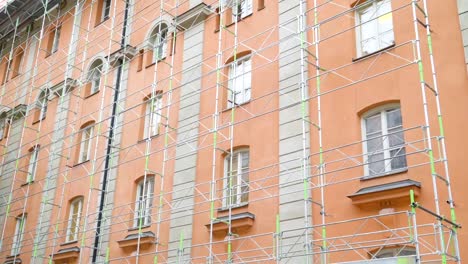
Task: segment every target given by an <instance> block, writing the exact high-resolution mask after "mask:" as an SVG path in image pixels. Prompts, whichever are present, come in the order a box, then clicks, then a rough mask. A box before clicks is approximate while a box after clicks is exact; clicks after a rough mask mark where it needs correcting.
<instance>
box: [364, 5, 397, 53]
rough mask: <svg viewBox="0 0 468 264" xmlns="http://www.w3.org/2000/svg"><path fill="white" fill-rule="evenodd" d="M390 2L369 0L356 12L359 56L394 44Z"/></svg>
mask: <svg viewBox="0 0 468 264" xmlns="http://www.w3.org/2000/svg"><path fill="white" fill-rule="evenodd" d="M391 12H392V7H391V2H390V0H368V1H366V2H364V4H362V5H361V6H359V7H358V8H357V10H356V22H357V25H356V30H357V42H358V43H357V46H358V56H364V55H366V54H370V53H372V52H376V51H378V50H380V49H383V48H386V47H388V46H390V45H392V44H394V41H395V38H394V35H393V19H392V13H391Z"/></svg>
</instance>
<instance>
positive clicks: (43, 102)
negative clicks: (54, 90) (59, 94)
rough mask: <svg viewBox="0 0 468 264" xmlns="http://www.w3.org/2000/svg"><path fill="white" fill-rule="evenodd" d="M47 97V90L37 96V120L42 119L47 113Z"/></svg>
mask: <svg viewBox="0 0 468 264" xmlns="http://www.w3.org/2000/svg"><path fill="white" fill-rule="evenodd" d="M48 97H49V93H48V91H43V94H42V95H41V96H39V107H40V109H39V120H42V119H44V118H45V117H46V115H47V104H48V103H49V101H48Z"/></svg>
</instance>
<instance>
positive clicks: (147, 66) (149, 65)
mask: <svg viewBox="0 0 468 264" xmlns="http://www.w3.org/2000/svg"><path fill="white" fill-rule="evenodd" d="M166 57H167V56H166ZM166 57H163V58H161V59H159V60H158V61H155V62H152V63H151V64H148V65H146V66H145V69H148V68H150V67H151V66H153V65H155V64H156V63H160V62H161V61H164V60H166Z"/></svg>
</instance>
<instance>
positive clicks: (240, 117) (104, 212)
mask: <svg viewBox="0 0 468 264" xmlns="http://www.w3.org/2000/svg"><path fill="white" fill-rule="evenodd" d="M368 1H371V2H373V1H374V0H368ZM40 2H41V5H40V6H41V8H40V9H35V10H28V11H27V12H28V13H27V16H26V15H25V16H24V17H21V16H18V15H15V14H17V12H19V11H18V10H20V9H21V8H20V7H19V6H18V7H16V6H15V5H16V4H18V1H12V3H10V2H8V1H7V2H6V3H5V6H4V7H3V8H2V13H1V15H0V17H4V18H5V19H8V20H9V24H8V23H7V24H5V23H0V33H1V34H2V35H1V38H0V45H2V46H1V47H2V49H1V52H0V56H2V60H1V62H0V70H2V68H1V67H5V75H4V76H5V78H7V79H8V80H6V81H4V83H3V84H2V88H1V89H2V92H1V95H0V104H1V109H0V111H1V112H0V122H5V124H6V128H5V129H4V133H5V135H6V136H4V137H3V140H2V139H0V140H1V141H0V144H1V145H0V148H1V149H0V151H1V153H2V156H1V164H0V171H1V178H0V208H3V209H2V210H0V219H1V220H0V224H1V226H2V232H1V238H0V256H1V257H2V259H1V261H10V262H7V263H18V262H19V261H23V262H25V263H53V262H56V263H61V261H64V258H65V257H64V256H66V257H67V258H70V259H73V261H75V262H76V263H151V262H152V263H213V264H214V263H259V262H267V263H363V262H371V263H384V262H379V255H380V254H381V253H384V252H387V250H388V249H391V250H396V248H397V249H398V252H396V253H394V254H393V255H392V256H390V257H389V258H388V259H390V260H394V261H395V262H391V263H444V264H445V263H461V260H460V249H459V246H458V240H457V232H458V229H459V228H461V226H460V224H459V222H457V218H456V215H455V203H454V198H453V195H452V186H451V180H450V170H449V163H448V157H447V150H446V142H445V132H444V127H443V120H442V116H443V115H442V107H441V102H440V94H439V91H440V89H439V81H438V79H437V67H436V65H437V64H436V58H434V53H433V46H432V36H431V34H432V30H431V24H430V16H429V14H430V13H431V11H430V10H428V3H427V1H426V0H406V1H398V4H394V5H393V6H392V9H391V10H389V11H388V12H385V13H383V14H380V15H378V16H376V17H375V18H373V19H380V18H382V17H385V16H388V15H390V16H399V18H400V19H401V20H402V21H404V22H402V23H405V25H410V26H411V27H412V30H413V31H412V32H411V34H406V35H405V36H403V37H401V39H399V41H398V42H396V43H394V44H393V45H391V47H390V48H385V49H382V50H378V51H377V52H374V53H371V54H368V55H365V56H364V57H365V58H364V59H365V60H364V59H363V58H356V59H353V60H352V61H351V62H349V61H348V62H346V63H342V62H341V60H337V59H336V58H335V57H334V55H333V54H331V50H333V48H331V47H332V46H333V45H335V48H336V43H337V42H339V41H340V38H342V37H347V36H350V35H352V34H354V32H355V31H356V30H357V29H358V28H359V27H360V26H362V25H361V24H354V19H353V24H352V25H350V24H349V23H348V24H346V23H343V21H344V20H345V19H349V18H350V17H353V14H354V13H355V12H357V11H358V10H359V8H362V5H361V2H362V1H358V2H357V4H356V5H354V6H351V7H350V6H349V5H344V4H342V3H340V1H333V0H313V1H307V0H296V1H292V0H291V1H286V2H287V3H286V4H285V3H274V5H288V4H292V5H293V6H291V7H290V8H289V7H283V8H284V9H287V11H285V12H284V16H283V17H280V18H278V23H275V24H272V25H269V26H268V27H265V28H262V29H255V30H252V32H250V31H249V32H246V31H243V30H242V29H243V28H242V23H243V19H244V17H241V13H239V9H242V8H245V7H244V4H245V3H246V1H242V0H229V1H226V0H217V1H216V0H212V1H210V2H208V1H203V2H202V3H200V4H199V5H196V6H195V7H193V6H190V4H191V1H189V0H177V1H163V0H158V1H143V0H125V1H106V0H104V1H102V0H92V1H84V0H76V1H73V3H72V1H52V0H42V1H40ZM247 2H248V1H247ZM265 2H267V1H254V3H255V6H256V7H257V8H253V7H252V6H251V7H250V8H252V9H253V10H254V11H252V12H253V13H254V15H255V13H257V12H262V11H261V10H263V9H265V8H267V9H268V8H269V7H268V6H267V7H265V4H267V5H268V4H273V3H265ZM346 2H347V1H346ZM109 3H111V4H110V6H106V5H107V4H109ZM252 3H253V2H252ZM10 5H12V6H11V7H10ZM262 5H263V6H262ZM189 6H190V7H191V8H192V9H190V8H188V7H189ZM106 8H108V10H107V11H106ZM197 8H199V9H200V10H201V11H200V12H199V13H198V14H197V15H196V16H195V18H193V20H191V21H189V22H187V20H184V19H185V17H184V16H185V15H186V14H187V12H188V11H187V10H189V9H190V10H194V9H197ZM288 8H289V9H288ZM17 9H18V10H17ZM236 9H237V10H236ZM25 12H26V11H25ZM29 12H30V13H29ZM101 12H102V14H105V12H109V13H108V18H104V19H101V20H100V21H98V23H96V21H95V17H96V14H97V15H98V16H99V15H101V14H100V13H101ZM201 17H203V19H202V18H201ZM106 19H107V20H106ZM208 24H209V25H216V27H215V28H216V29H215V32H208V33H209V34H210V36H212V38H213V39H214V38H215V37H217V40H216V41H214V40H211V41H212V42H213V43H215V42H216V44H217V45H216V47H205V48H203V44H204V40H203V38H206V35H207V33H206V27H207V25H208ZM5 25H6V26H5ZM63 25H71V26H70V32H71V33H70V34H69V35H63V36H65V37H67V38H68V40H67V41H68V42H67V43H68V44H67V45H61V46H60V47H59V48H58V50H57V51H56V52H55V53H53V52H51V51H50V50H49V49H48V48H44V47H45V46H48V45H49V44H48V42H49V41H50V34H54V31H53V30H56V28H57V27H60V26H63ZM337 25H339V26H337ZM164 26H165V28H164ZM147 32H150V33H147ZM155 34H156V35H155ZM203 34H205V35H203ZM423 35H425V36H426V38H423V37H421V36H423ZM141 36H145V37H141ZM200 36H201V37H200ZM63 38H64V37H62V39H63ZM153 38H154V39H162V40H161V42H160V43H158V45H156V44H155V43H156V41H154V42H153ZM198 38H200V39H198ZM206 42H207V41H206ZM180 43H183V47H182V45H180ZM199 47H201V48H199ZM160 49H161V50H162V49H165V51H164V52H163V53H161V54H160V51H161V50H160ZM198 49H204V52H205V53H200V54H193V53H192V52H193V51H197V50H198ZM19 53H21V54H22V56H21V57H20V60H21V62H18V61H17V60H16V58H18V57H19V56H17V54H19ZM160 55H162V56H160ZM182 55H184V56H187V57H184V58H182ZM385 56H386V57H388V58H392V60H391V63H388V64H386V65H382V64H383V63H382V60H383V59H382V58H383V57H385ZM245 58H248V59H249V60H252V61H254V63H251V69H250V71H249V72H248V74H251V75H255V74H258V75H261V74H265V73H273V74H276V75H281V76H280V77H279V78H280V79H279V81H278V86H277V87H266V88H265V89H264V90H263V91H262V92H263V94H262V93H260V92H257V93H255V94H254V93H251V94H250V95H249V99H248V103H249V105H247V104H244V103H237V102H238V101H237V100H238V99H237V94H236V92H237V91H235V90H234V89H235V88H233V87H235V85H236V82H238V81H239V79H238V78H237V76H239V74H245V68H242V69H241V70H242V73H239V72H240V70H239V69H238V67H239V62H241V61H242V60H245ZM97 60H100V61H101V62H102V64H100V65H101V66H100V68H92V67H93V65H94V62H95V61H97ZM18 63H19V64H18ZM145 63H146V64H145ZM16 64H18V65H19V66H18V67H20V68H21V69H22V71H21V73H20V74H16V73H14V68H15V67H16V66H15V65H16ZM358 64H359V68H358V67H357V66H356V65H358ZM1 65H4V66H1ZM27 65H29V66H27ZM286 67H290V69H291V70H290V71H288V70H284V69H286ZM351 69H353V70H351ZM96 70H98V71H99V73H98V75H99V76H100V77H99V78H100V79H99V82H98V87H97V90H96V91H95V92H89V91H92V90H89V89H90V87H91V85H92V82H93V81H94V79H92V78H94V77H90V76H91V75H92V74H90V73H92V72H93V71H96ZM238 71H239V72H238ZM282 71H284V72H282ZM402 71H404V72H408V73H411V74H413V73H414V74H413V75H412V76H414V78H417V81H414V82H408V83H410V84H413V83H417V84H418V85H419V88H420V92H419V94H417V95H415V97H414V98H416V99H419V98H420V99H421V101H420V102H413V104H415V105H416V104H417V105H420V106H421V108H420V109H419V110H418V117H417V118H414V119H412V120H408V121H407V120H405V126H404V127H403V129H402V130H401V132H402V133H404V137H405V139H406V140H405V141H404V147H405V148H406V153H405V154H404V157H405V158H406V157H408V164H407V166H406V168H405V171H410V170H415V171H418V173H421V174H424V175H426V176H418V178H416V177H414V179H416V180H421V181H423V180H425V181H426V182H424V184H429V183H430V184H432V190H431V192H430V194H431V195H430V196H431V197H430V198H431V199H432V200H434V204H428V203H424V204H423V203H421V202H419V201H418V197H417V194H415V190H414V189H415V188H412V189H411V190H410V191H408V192H407V196H406V199H407V200H408V202H409V203H410V206H408V208H407V209H406V210H394V211H392V210H390V211H381V212H373V213H369V212H368V211H365V210H364V211H365V212H364V213H363V211H360V212H359V213H356V212H357V211H359V210H357V209H355V208H357V207H353V208H354V209H352V210H351V209H349V210H350V211H353V212H354V214H349V215H348V214H346V212H341V210H348V208H346V209H344V208H341V209H340V208H337V207H336V206H335V205H334V204H333V202H334V201H333V200H334V199H335V195H337V192H338V191H341V190H343V188H346V186H347V185H348V184H354V183H355V182H359V181H361V180H362V179H363V177H366V175H365V173H364V171H365V169H364V168H365V167H366V166H369V164H370V161H369V160H368V158H367V156H366V154H365V153H363V152H364V151H363V149H362V144H364V143H366V142H369V141H370V140H372V139H364V140H349V141H346V143H344V141H341V140H337V141H333V140H332V139H330V137H329V136H328V134H331V133H330V132H332V130H336V129H340V128H339V127H338V126H337V127H330V124H331V123H330V120H333V119H334V118H336V116H335V113H334V112H333V107H332V104H334V101H332V99H330V98H332V97H334V96H336V97H335V98H337V97H338V96H343V95H342V92H344V91H349V90H351V89H362V87H363V84H364V83H365V82H368V81H375V82H385V80H386V79H385V78H387V77H388V76H392V75H393V74H397V73H399V72H402ZM136 73H138V74H139V75H138V76H139V77H135V76H136ZM15 74H16V75H15ZM273 74H272V75H273ZM428 75H430V78H426V76H428ZM11 76H13V77H11ZM132 78H133V79H132ZM136 79H140V80H141V81H142V83H144V84H145V86H144V87H134V85H133V83H132V81H135V80H136ZM412 88H415V87H409V88H408V89H412ZM41 95H45V101H43V100H44V99H41V98H43V97H41ZM55 98H58V99H55ZM142 98H143V99H142ZM53 100H56V101H57V102H53ZM340 100H342V98H340ZM44 102H45V103H44ZM336 102H338V103H340V102H341V103H342V102H344V101H338V100H336ZM338 103H337V104H338ZM47 104H51V105H53V106H54V107H56V113H55V116H54V115H53V114H54V113H51V112H50V111H49V112H47ZM327 104H328V105H327ZM226 105H227V107H226ZM253 105H255V107H253ZM49 109H52V107H49ZM194 109H197V110H196V111H195V110H194ZM43 111H45V112H44V116H42V112H43ZM183 114H184V115H186V116H183ZM46 115H47V117H46ZM37 117H39V118H37ZM275 118H276V119H278V120H279V121H278V124H276V123H275V124H274V125H275V126H277V127H274V128H273V129H277V130H278V131H279V132H278V133H277V134H279V141H282V142H284V143H282V144H288V146H289V145H290V146H294V148H293V150H291V151H290V150H289V149H288V150H285V149H284V146H286V145H280V147H279V148H277V149H276V148H275V150H276V151H277V153H273V155H271V157H267V158H265V159H264V160H265V161H266V162H265V163H259V164H262V165H260V166H258V165H256V163H255V162H250V161H249V165H248V166H249V167H248V170H247V171H245V172H239V171H235V172H234V169H233V166H234V165H236V166H237V163H236V162H241V161H240V160H236V161H235V160H234V159H235V157H234V153H236V151H238V149H239V148H238V147H239V145H242V144H243V142H242V141H241V138H243V137H245V135H246V133H248V132H253V131H252V130H251V129H250V130H249V129H248V126H250V125H252V124H255V123H256V122H257V121H262V122H263V121H264V120H268V119H271V120H276V119H275ZM2 119H4V120H3V121H2ZM154 120H159V121H158V122H157V123H156V124H153V123H152V122H155V121H154ZM147 122H150V123H149V124H151V125H149V126H145V125H146V124H147ZM274 122H276V121H274ZM334 122H335V121H334ZM336 122H339V120H338V119H337V121H336ZM271 123H272V124H273V121H272V122H271ZM142 124H143V125H142ZM284 124H286V125H288V127H289V125H291V126H290V127H294V130H292V129H282V128H281V125H284ZM153 125H156V127H153ZM86 127H92V128H91V136H90V138H89V142H88V143H89V145H90V147H89V154H88V155H86V156H87V158H88V159H87V160H84V161H83V160H81V159H80V158H78V155H79V151H77V149H79V148H81V147H82V146H81V145H82V143H83V131H84V128H86ZM136 127H139V128H142V129H137V128H136ZM285 127H286V126H285ZM152 129H155V130H154V131H153V130H152ZM262 129H265V128H262ZM137 131H139V132H137ZM246 131H248V132H246ZM255 132H256V133H262V132H263V131H255ZM140 134H141V135H140ZM128 135H133V136H134V138H133V139H135V140H133V141H131V142H130V141H129V140H127V138H128ZM386 136H387V137H389V136H390V135H386ZM296 138H297V139H298V140H297V141H294V140H296ZM345 138H350V137H345ZM289 140H291V141H289ZM239 142H240V143H239ZM271 143H275V144H276V143H277V142H271ZM280 144H281V143H280ZM36 150H37V153H39V154H36V155H38V156H37V157H36V161H35V164H34V165H35V166H36V167H37V166H39V167H40V168H41V170H40V171H39V172H38V173H36V171H34V172H33V173H35V174H37V175H35V176H36V177H35V178H34V179H33V180H31V178H30V177H29V175H30V174H31V172H30V168H29V166H30V163H31V153H32V152H35V151H36ZM264 154H271V153H264ZM250 157H252V155H251V154H250V153H249V154H248V158H250ZM262 162H263V161H262ZM187 164H191V165H190V166H191V167H189V165H187ZM252 164H253V165H254V166H252ZM36 167H34V168H36ZM227 168H229V170H228V169H227ZM128 171H131V172H132V173H134V174H135V175H133V176H131V177H130V176H129V175H126V173H128ZM177 173H179V174H177ZM241 173H245V174H247V175H248V179H249V180H248V181H245V180H244V179H240V180H238V178H237V177H241V176H239V175H240V174H241ZM429 178H430V180H428V179H429ZM140 181H141V182H142V185H141V191H140V192H141V195H140V197H138V190H137V191H129V190H127V189H130V188H133V187H130V186H128V185H130V184H132V185H133V184H135V183H137V184H139V182H140ZM239 182H241V184H240V185H241V186H238V185H239ZM148 185H149V187H152V188H148ZM83 186H86V192H83V191H82V189H83ZM243 186H245V188H246V189H247V192H248V208H249V210H250V208H257V209H258V210H262V209H263V208H262V207H263V206H267V205H275V206H276V207H277V208H276V211H275V212H272V213H271V215H270V216H269V217H270V219H268V220H267V221H266V220H265V222H261V221H264V218H262V219H263V220H262V219H261V220H255V224H256V225H257V227H256V229H255V230H254V231H250V229H249V231H245V230H244V229H242V228H245V229H248V228H249V227H251V226H252V224H250V225H249V224H245V225H244V226H240V227H239V224H238V223H239V222H240V221H246V222H247V223H249V221H251V222H253V221H254V219H255V216H253V214H251V212H250V211H248V210H244V209H245V207H246V206H247V204H239V203H233V202H232V199H233V198H232V197H233V196H237V195H240V194H239V193H237V192H236V191H235V190H234V188H239V189H242V187H243ZM413 187H414V186H413ZM426 189H428V188H426ZM426 189H425V190H426ZM146 190H148V191H146ZM119 191H120V192H121V193H119ZM80 192H81V194H80V197H83V200H82V205H81V206H82V208H81V209H80V210H81V211H80V213H81V214H80V216H78V223H77V226H78V227H77V230H78V233H77V237H78V239H77V240H76V241H73V240H72V241H69V240H68V237H67V232H68V229H69V225H70V223H71V221H73V220H70V219H72V218H71V216H70V214H71V213H70V212H68V210H69V208H70V199H72V198H76V197H78V196H76V193H80ZM71 195H72V196H71ZM122 195H127V196H129V197H126V199H116V198H117V197H119V198H122V197H121V196H122ZM340 195H343V197H342V198H343V199H348V198H346V197H344V195H345V194H341V193H340ZM135 196H137V198H136V201H135ZM351 196H352V195H349V196H348V197H350V198H351ZM140 198H141V199H140ZM139 199H140V200H139ZM431 199H429V201H431ZM425 201H426V202H427V200H425ZM445 201H447V202H445ZM297 205H299V206H297ZM345 206H348V207H349V208H351V206H352V205H351V203H350V204H349V205H345ZM296 207H298V208H299V209H298V210H296V209H297V208H296ZM34 210H37V212H38V213H35V214H32V213H30V212H33V211H34ZM447 213H448V214H449V215H450V218H446V217H444V215H445V214H447ZM26 216H27V220H25V221H24V220H21V224H20V227H19V230H20V233H21V234H20V235H19V236H18V234H15V232H16V231H15V224H16V222H17V220H18V219H26ZM146 219H149V220H148V222H147V220H146ZM389 219H391V220H389ZM395 223H396V224H395ZM203 225H204V226H203ZM259 225H260V226H261V227H258V226H259ZM246 226H248V227H247V228H246ZM23 229H24V231H22V230H23ZM199 229H205V230H206V234H205V235H204V236H197V237H195V236H192V232H193V230H196V231H199ZM239 230H240V233H239V232H238V231H239ZM259 230H260V231H259ZM246 234H247V235H246ZM18 240H19V241H20V242H19V244H20V247H21V250H20V251H19V252H16V253H15V252H14V250H15V249H14V248H15V247H16V244H17V243H18V242H17V241H18ZM392 252H393V251H392ZM404 252H411V254H403V253H404ZM13 253H15V254H13ZM66 254H68V255H66ZM69 255H71V256H72V257H69ZM20 259H21V260H20ZM70 259H68V260H70ZM65 260H67V259H65ZM385 263H386V262H385ZM389 263H390V262H389Z"/></svg>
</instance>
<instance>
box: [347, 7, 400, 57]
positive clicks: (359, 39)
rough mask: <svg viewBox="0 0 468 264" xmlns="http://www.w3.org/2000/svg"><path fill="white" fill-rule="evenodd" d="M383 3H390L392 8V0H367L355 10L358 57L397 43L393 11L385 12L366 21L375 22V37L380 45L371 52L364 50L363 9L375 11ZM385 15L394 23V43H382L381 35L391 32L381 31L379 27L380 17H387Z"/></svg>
mask: <svg viewBox="0 0 468 264" xmlns="http://www.w3.org/2000/svg"><path fill="white" fill-rule="evenodd" d="M380 3H381V4H382V5H385V4H388V5H390V9H391V0H367V1H365V2H364V3H362V4H361V5H360V6H358V7H357V8H356V11H355V20H356V47H357V56H358V57H362V56H365V55H367V54H372V53H373V52H377V51H379V50H382V49H384V48H386V47H389V46H391V45H392V44H394V43H395V34H394V30H393V29H394V26H393V16H392V12H390V13H388V14H385V15H382V16H380V17H379V16H378V15H376V16H377V17H375V18H373V19H372V20H370V21H368V22H365V23H372V24H375V25H374V27H375V31H376V32H375V38H377V43H378V46H377V48H376V49H375V50H372V51H369V52H364V51H363V46H362V44H363V40H362V33H361V31H362V24H361V13H362V11H363V10H366V9H368V8H371V9H373V10H374V12H377V9H378V5H379V4H380ZM385 16H389V19H390V20H391V23H392V37H393V43H392V44H388V45H385V44H384V43H382V40H381V36H382V35H384V33H386V32H389V31H386V32H380V29H379V19H380V18H381V17H385Z"/></svg>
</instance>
